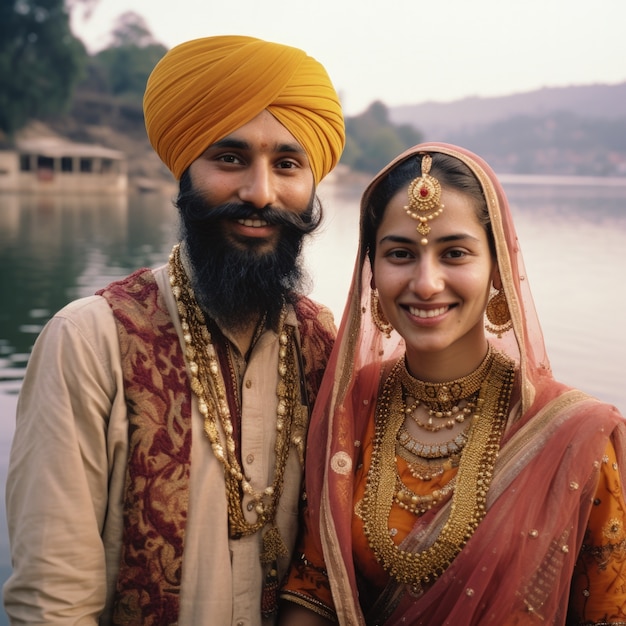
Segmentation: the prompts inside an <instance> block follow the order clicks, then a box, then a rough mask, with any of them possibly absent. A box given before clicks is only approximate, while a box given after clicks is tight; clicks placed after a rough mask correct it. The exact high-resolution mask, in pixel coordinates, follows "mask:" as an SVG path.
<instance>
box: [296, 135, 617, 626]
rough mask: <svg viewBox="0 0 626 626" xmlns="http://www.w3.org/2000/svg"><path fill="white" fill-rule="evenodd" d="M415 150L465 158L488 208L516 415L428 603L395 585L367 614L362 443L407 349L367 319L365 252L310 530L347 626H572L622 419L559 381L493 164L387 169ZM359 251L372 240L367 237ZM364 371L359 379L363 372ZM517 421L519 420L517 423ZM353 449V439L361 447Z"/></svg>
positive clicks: (429, 522)
mask: <svg viewBox="0 0 626 626" xmlns="http://www.w3.org/2000/svg"><path fill="white" fill-rule="evenodd" d="M419 152H431V153H432V152H441V153H445V154H448V155H451V156H454V157H456V158H458V159H460V160H461V161H462V162H463V163H465V164H466V165H467V166H468V167H469V168H470V169H471V170H472V171H473V172H474V174H475V175H476V177H477V178H478V180H479V181H480V183H481V185H482V188H483V191H484V195H485V197H486V199H487V204H488V208H489V214H490V217H491V223H492V228H493V234H494V239H495V243H496V253H497V260H498V266H499V270H500V275H501V278H502V281H503V287H504V291H505V294H506V298H507V302H508V305H509V309H510V312H511V318H512V328H511V330H510V331H508V332H506V333H504V334H503V335H502V337H501V338H494V339H490V341H491V343H492V344H493V345H494V347H495V348H497V349H498V350H501V351H503V352H505V353H506V354H508V355H509V356H510V357H511V358H513V359H514V360H515V362H516V364H517V367H518V374H517V377H518V386H519V394H520V405H521V406H519V407H518V410H516V411H515V413H514V414H513V413H512V414H511V415H512V417H511V418H510V419H509V423H508V424H507V428H506V431H505V434H504V439H503V445H502V448H501V451H500V456H499V458H498V461H497V464H496V468H495V474H494V478H493V481H492V484H491V487H490V490H489V495H488V502H487V506H488V512H487V514H486V516H485V518H484V519H483V520H482V522H481V523H480V524H479V526H478V528H477V530H476V531H475V533H474V534H473V536H472V537H471V538H470V540H469V541H468V543H467V544H466V545H465V547H464V548H463V550H462V551H461V552H460V554H459V555H458V556H457V557H456V558H455V559H454V561H453V562H452V564H451V565H450V566H449V567H448V568H447V570H446V571H445V572H444V573H443V574H442V575H441V576H440V577H439V578H438V579H437V580H436V581H435V582H434V583H433V584H432V585H431V586H430V587H428V588H427V590H426V591H425V592H424V593H421V595H420V594H415V593H412V590H411V589H410V588H409V587H408V586H407V585H401V584H397V583H395V582H393V581H392V582H391V583H390V584H389V585H388V587H387V589H386V590H385V592H384V593H383V595H382V596H381V597H380V598H379V600H378V603H377V606H376V607H375V609H376V610H375V615H368V616H367V617H366V616H364V615H363V612H362V610H361V607H360V605H359V599H358V588H357V577H356V572H355V567H354V561H353V557H352V537H351V518H352V515H353V509H352V494H353V487H354V486H353V469H354V462H355V459H356V456H357V453H358V445H359V444H358V441H359V438H360V436H361V433H363V431H364V427H365V424H366V422H367V420H368V418H369V416H370V414H371V407H372V406H373V403H375V402H376V397H377V394H378V389H379V381H380V374H381V366H382V364H383V362H384V361H386V360H388V359H395V358H397V357H399V356H400V355H401V354H402V353H403V352H404V345H403V341H402V339H401V338H400V337H399V336H398V335H397V334H396V333H393V334H392V337H391V338H390V339H385V338H384V337H383V336H382V334H381V333H380V332H379V331H378V330H377V329H376V328H375V326H374V324H373V322H372V319H371V314H370V303H369V298H370V279H371V271H370V265H369V261H368V258H367V250H365V249H364V248H363V245H362V243H361V245H360V247H359V251H358V254H357V259H356V264H355V268H354V273H353V278H352V284H351V288H350V295H349V299H348V302H347V304H346V308H345V311H344V315H343V318H342V322H341V326H340V329H339V335H338V339H337V342H336V344H335V348H334V350H333V353H332V355H331V359H330V361H329V363H328V366H327V373H326V376H325V379H324V381H323V383H322V387H321V389H320V393H319V396H318V399H317V402H316V405H315V409H314V412H313V415H312V418H311V423H310V429H309V439H308V455H307V461H306V488H307V496H308V504H309V513H310V515H311V520H312V527H313V528H319V537H317V536H316V537H315V538H314V539H315V540H319V544H320V545H319V547H320V548H321V550H322V551H323V554H324V558H325V564H326V569H327V571H328V574H329V578H330V582H331V588H332V592H333V600H334V603H335V609H336V611H337V615H338V618H339V622H340V623H341V624H344V625H356V624H366V623H372V624H373V623H376V624H379V623H385V624H425V625H426V624H428V625H429V626H433V625H439V624H455V625H458V624H463V625H464V626H468V625H470V624H481V625H482V624H489V623H493V624H528V623H534V620H537V623H544V624H564V623H565V619H566V611H567V604H568V593H569V586H570V580H571V576H572V570H573V567H574V564H575V561H576V557H577V554H578V551H579V549H580V546H581V543H582V539H583V533H584V530H585V525H586V520H587V518H588V515H589V511H590V508H591V500H592V497H593V494H594V490H595V487H596V483H597V476H598V469H599V467H600V462H601V459H602V455H603V454H604V451H605V449H606V446H607V443H608V441H609V439H610V438H611V439H612V441H613V443H614V446H615V449H616V451H617V454H618V459H617V460H618V464H619V466H620V467H626V458H624V457H625V453H624V450H625V449H626V448H625V444H626V441H625V435H624V433H625V432H626V431H624V425H623V419H622V418H621V416H620V415H619V413H618V412H617V410H616V409H615V408H613V407H610V406H608V405H605V404H603V403H601V402H599V401H597V400H595V399H592V398H589V397H587V396H585V395H584V394H582V393H581V392H579V391H576V390H573V389H569V388H567V387H566V386H564V385H562V384H560V383H558V382H557V381H555V380H554V378H553V376H552V373H551V370H550V365H549V362H548V358H547V355H546V351H545V346H544V342H543V335H542V332H541V327H540V324H539V320H538V318H537V315H536V311H535V306H534V303H533V299H532V295H531V292H530V286H529V283H528V279H527V276H526V274H525V270H524V263H523V259H522V254H521V251H520V247H519V243H518V240H517V235H516V232H515V228H514V224H513V220H512V216H511V212H510V209H509V206H508V203H507V201H506V197H505V195H504V192H503V190H502V188H501V186H500V184H499V182H498V181H497V178H496V176H495V174H494V173H493V171H492V170H491V168H490V167H489V166H488V165H487V164H486V163H485V162H484V161H483V160H482V159H480V158H479V157H477V156H475V155H474V154H472V153H470V152H469V151H467V150H464V149H462V148H458V147H456V146H451V145H447V144H439V143H427V144H421V145H418V146H415V147H414V148H412V149H410V150H408V151H406V152H405V153H403V154H402V155H400V156H399V157H398V158H397V159H395V160H394V161H393V162H392V163H390V164H389V165H388V166H387V167H386V168H385V169H383V170H382V171H381V172H380V173H379V174H378V175H377V176H376V177H375V178H374V179H373V180H372V182H371V183H370V185H369V186H368V188H367V189H366V191H365V193H364V195H363V199H362V203H361V214H362V215H363V208H364V207H365V206H366V204H367V201H368V198H369V196H370V194H371V193H372V190H373V189H374V188H375V187H376V185H377V183H378V182H379V181H380V179H381V177H383V176H384V175H385V174H386V173H387V172H388V170H389V169H390V168H391V167H393V166H394V165H396V164H397V163H399V162H400V161H404V160H406V159H409V158H413V157H414V156H415V155H416V154H417V153H419ZM360 241H361V242H363V233H362V232H361V238H360ZM357 373H358V376H357ZM513 415H515V417H513ZM355 442H356V443H355ZM449 512H450V502H448V503H447V504H444V505H443V506H442V507H441V508H440V509H434V510H433V511H430V512H429V514H428V515H425V516H423V517H422V518H419V519H418V520H417V522H416V525H415V527H414V529H413V531H412V532H411V534H410V535H409V536H408V537H407V539H406V540H405V542H404V544H403V546H402V547H403V548H404V549H410V550H412V551H420V550H423V549H425V548H427V547H428V546H429V545H431V544H432V542H433V541H434V540H435V539H436V537H437V536H438V534H439V530H440V529H441V527H442V526H443V524H444V523H445V521H446V519H447V518H448V515H449Z"/></svg>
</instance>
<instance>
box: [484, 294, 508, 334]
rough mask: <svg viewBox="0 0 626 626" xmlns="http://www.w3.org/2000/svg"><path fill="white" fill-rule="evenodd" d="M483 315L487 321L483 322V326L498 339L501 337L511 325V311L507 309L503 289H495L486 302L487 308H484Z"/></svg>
mask: <svg viewBox="0 0 626 626" xmlns="http://www.w3.org/2000/svg"><path fill="white" fill-rule="evenodd" d="M485 315H486V316H487V321H488V323H487V324H485V328H486V329H487V330H488V331H489V332H490V333H493V334H494V335H497V336H498V339H500V338H501V337H502V334H503V333H505V332H506V331H507V330H510V329H511V328H512V327H513V322H512V321H511V312H510V311H509V304H508V302H507V301H506V296H505V295H504V289H500V290H498V291H496V292H495V293H494V294H493V295H492V296H491V297H490V298H489V302H487V308H486V309H485Z"/></svg>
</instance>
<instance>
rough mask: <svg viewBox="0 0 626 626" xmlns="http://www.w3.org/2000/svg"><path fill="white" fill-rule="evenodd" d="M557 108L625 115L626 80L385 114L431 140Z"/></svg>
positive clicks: (584, 114) (589, 114) (577, 112)
mask: <svg viewBox="0 0 626 626" xmlns="http://www.w3.org/2000/svg"><path fill="white" fill-rule="evenodd" d="M557 111H569V112H570V113H574V114H575V115H579V116H581V117H590V118H595V119H601V118H602V119H605V120H606V119H617V118H622V117H626V82H625V83H620V84H618V85H585V86H579V87H546V88H544V89H538V90H536V91H529V92H527V93H519V94H512V95H510V96H500V97H494V98H479V97H472V98H464V99H462V100H456V101H454V102H424V103H422V104H416V105H405V106H400V107H390V108H389V117H390V119H391V121H392V122H394V123H396V124H411V125H412V126H415V127H416V128H418V129H419V130H421V131H422V132H423V133H424V135H425V138H426V139H427V140H435V139H441V137H445V136H447V135H448V134H449V133H450V132H451V131H459V130H465V131H470V130H476V129H477V128H479V127H481V126H486V125H489V124H493V123H494V122H499V121H502V120H505V119H507V118H511V117H514V116H516V115H530V116H544V115H546V114H550V113H555V112H557Z"/></svg>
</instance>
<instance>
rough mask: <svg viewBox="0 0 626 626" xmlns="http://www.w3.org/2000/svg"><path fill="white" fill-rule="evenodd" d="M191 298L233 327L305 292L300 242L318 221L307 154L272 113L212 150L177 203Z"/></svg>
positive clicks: (273, 312) (189, 176)
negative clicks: (190, 278)
mask: <svg viewBox="0 0 626 626" xmlns="http://www.w3.org/2000/svg"><path fill="white" fill-rule="evenodd" d="M177 206H178V208H179V211H180V215H181V226H182V239H183V241H184V242H185V245H186V249H187V252H188V255H189V259H190V262H191V266H192V268H193V283H194V285H193V286H194V290H195V292H196V297H197V299H198V301H199V303H200V305H201V306H202V307H203V309H204V310H205V311H206V312H207V313H209V315H210V316H211V317H213V318H214V319H216V320H217V321H218V322H219V323H220V324H221V325H222V326H224V327H228V328H231V329H233V330H237V329H240V328H245V327H247V326H248V325H250V324H251V323H254V322H255V321H256V320H257V319H258V318H259V317H260V316H261V315H263V314H264V313H267V315H268V321H269V323H270V324H274V323H275V321H276V319H277V318H278V315H279V312H280V309H281V307H282V303H283V301H285V300H289V299H290V296H291V295H292V294H293V293H295V292H301V291H302V282H303V272H302V269H301V267H300V264H299V261H300V252H301V248H302V240H303V237H304V236H305V235H306V234H307V233H309V232H312V231H313V230H314V229H315V228H316V227H317V225H318V223H319V214H317V213H316V211H315V208H314V207H315V188H314V185H313V174H312V171H311V168H310V166H309V163H308V159H307V157H306V154H305V153H304V152H303V150H302V148H301V147H300V146H299V144H297V143H296V142H295V140H294V139H293V136H292V135H291V134H290V133H289V132H288V131H287V130H286V129H285V127H284V126H282V124H280V123H278V122H277V121H276V120H275V119H274V118H273V117H272V116H271V115H270V114H269V113H265V114H263V113H262V114H261V115H259V116H257V117H256V118H255V119H254V120H253V121H252V122H250V123H249V124H246V125H245V126H243V127H242V128H240V129H238V130H237V131H235V132H234V133H231V134H230V135H228V137H226V138H225V139H223V140H221V141H220V142H217V144H215V145H213V146H210V147H209V148H208V149H207V150H206V151H205V153H204V154H203V155H202V156H201V157H200V158H199V159H197V160H196V161H195V162H194V163H193V164H192V165H191V166H190V168H189V170H188V171H187V172H186V173H185V174H184V175H183V178H182V179H181V191H180V194H179V197H178V200H177Z"/></svg>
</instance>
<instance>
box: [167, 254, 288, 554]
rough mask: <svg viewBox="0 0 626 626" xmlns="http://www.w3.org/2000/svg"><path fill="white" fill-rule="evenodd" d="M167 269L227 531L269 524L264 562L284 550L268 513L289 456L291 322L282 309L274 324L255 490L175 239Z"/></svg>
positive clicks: (234, 533)
mask: <svg viewBox="0 0 626 626" xmlns="http://www.w3.org/2000/svg"><path fill="white" fill-rule="evenodd" d="M169 274H170V284H171V286H172V291H173V293H174V296H175V298H176V302H177V305H178V313H179V316H180V322H181V326H182V329H183V336H184V340H185V355H186V357H187V360H188V363H189V371H190V373H191V389H192V391H193V393H194V394H195V395H196V397H197V399H198V407H199V410H200V413H201V414H202V416H203V418H204V431H205V433H206V435H207V437H208V439H209V441H210V443H211V447H212V449H213V454H214V455H215V457H216V458H217V460H218V461H219V462H220V463H221V464H222V466H223V467H224V478H225V481H226V496H227V501H228V522H229V524H228V525H229V533H230V536H231V538H233V539H238V538H240V537H243V536H245V535H251V534H253V533H255V532H257V531H258V530H260V529H262V528H263V527H264V526H266V525H269V529H268V531H266V533H265V535H264V537H263V544H264V546H263V554H262V560H263V562H265V563H269V562H271V561H273V560H274V559H275V558H276V556H278V555H281V554H284V553H286V549H285V546H284V543H283V542H282V539H281V537H280V534H279V532H278V529H277V528H276V526H275V524H274V519H275V516H276V507H277V504H278V501H279V499H280V496H281V493H282V488H283V478H284V473H285V466H286V464H287V457H288V456H289V446H290V440H291V426H292V421H293V417H294V415H295V408H296V407H297V406H298V402H299V397H298V385H297V382H298V378H297V372H298V367H297V361H296V352H295V341H294V337H293V333H294V331H293V328H292V327H291V326H286V325H285V324H284V317H285V312H284V311H283V313H282V315H281V318H280V322H279V327H278V336H279V342H280V347H279V360H278V385H277V389H276V394H277V396H278V405H277V409H276V443H275V446H274V452H275V459H276V460H275V466H274V479H273V481H272V484H271V485H270V486H268V487H266V488H265V489H262V490H260V491H259V490H256V489H255V488H254V487H253V486H252V485H251V484H250V481H249V480H248V479H247V478H246V476H245V474H244V472H243V470H242V468H241V464H240V462H239V459H238V456H237V444H236V443H235V440H234V437H233V432H234V428H233V421H232V416H231V413H230V409H229V405H228V398H227V392H226V386H225V384H224V379H223V377H222V373H221V368H220V364H219V361H218V356H217V353H216V350H215V346H214V345H213V342H212V338H211V334H210V332H209V329H208V328H207V325H206V320H205V317H204V313H203V311H202V309H201V308H200V306H199V305H198V303H197V301H196V298H195V295H194V292H193V289H192V287H191V284H190V283H189V279H188V278H187V275H186V273H185V270H184V268H183V265H182V262H181V258H180V246H179V245H176V246H174V249H173V250H172V254H171V255H170V261H169ZM220 431H221V432H220ZM244 495H246V496H249V497H250V498H251V499H252V502H253V503H254V505H253V510H254V511H255V513H256V519H255V520H254V521H252V522H248V521H247V520H246V518H245V515H244V513H243V510H242V500H243V497H244Z"/></svg>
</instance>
